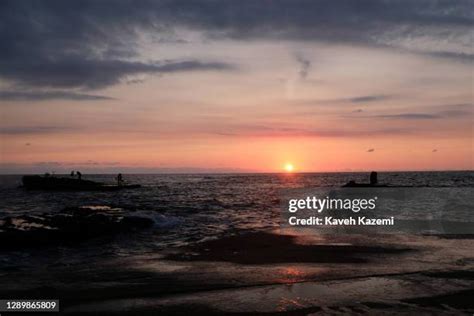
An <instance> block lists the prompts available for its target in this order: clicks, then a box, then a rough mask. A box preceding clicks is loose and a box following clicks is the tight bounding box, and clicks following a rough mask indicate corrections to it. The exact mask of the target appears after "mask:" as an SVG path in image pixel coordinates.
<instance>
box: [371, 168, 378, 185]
mask: <svg viewBox="0 0 474 316" xmlns="http://www.w3.org/2000/svg"><path fill="white" fill-rule="evenodd" d="M377 183H378V180H377V172H375V171H372V172H371V173H370V185H376V184H377Z"/></svg>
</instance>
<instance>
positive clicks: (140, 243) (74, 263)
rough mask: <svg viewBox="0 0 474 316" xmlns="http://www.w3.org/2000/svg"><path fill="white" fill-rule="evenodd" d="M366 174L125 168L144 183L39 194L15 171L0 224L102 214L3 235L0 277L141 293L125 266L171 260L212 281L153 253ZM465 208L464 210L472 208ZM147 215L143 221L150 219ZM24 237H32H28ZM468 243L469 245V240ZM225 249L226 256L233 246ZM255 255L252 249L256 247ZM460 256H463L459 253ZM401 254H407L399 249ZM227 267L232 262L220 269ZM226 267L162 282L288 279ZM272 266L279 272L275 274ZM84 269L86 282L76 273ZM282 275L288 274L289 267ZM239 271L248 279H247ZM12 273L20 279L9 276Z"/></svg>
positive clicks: (393, 175) (132, 179) (450, 179)
mask: <svg viewBox="0 0 474 316" xmlns="http://www.w3.org/2000/svg"><path fill="white" fill-rule="evenodd" d="M368 177H369V175H368V173H281V174H133V175H132V174H127V175H124V179H125V180H126V181H127V182H129V183H136V184H141V185H142V187H141V188H139V189H133V190H123V191H117V192H44V191H27V190H24V189H22V188H19V186H20V184H21V176H14V175H2V176H0V224H2V223H3V224H5V223H7V222H8V221H10V223H12V222H13V223H15V220H16V221H17V223H18V225H19V226H21V225H23V226H22V227H23V228H21V229H25V230H28V229H32V228H33V229H34V228H35V227H36V226H35V225H37V226H38V227H39V226H41V225H43V226H45V227H46V226H47V225H51V223H53V224H55V225H56V224H57V225H60V223H62V222H61V220H63V219H64V218H68V216H72V215H71V213H64V210H65V209H73V210H74V209H77V208H79V209H80V208H81V207H88V208H87V209H88V210H92V212H94V210H97V211H98V213H101V212H102V213H101V214H100V215H101V216H97V217H95V218H94V221H98V222H100V223H102V224H103V223H106V225H105V226H95V224H96V223H95V222H94V223H91V222H87V223H88V224H87V225H89V226H87V225H86V226H80V227H82V230H81V229H77V227H76V226H74V227H75V228H74V229H75V230H74V231H73V232H70V233H69V234H66V235H64V234H63V235H58V236H60V237H58V238H50V237H48V236H55V235H46V237H44V235H40V237H39V238H43V237H44V238H43V240H41V242H39V241H40V240H39V239H38V238H37V237H36V235H35V237H34V238H33V239H28V238H25V239H22V235H21V233H20V234H18V235H15V236H19V239H15V240H13V239H12V240H3V241H2V242H1V245H2V246H3V249H2V251H1V252H0V280H1V281H2V282H3V283H4V284H7V289H9V290H12V291H17V292H15V293H20V294H21V293H23V292H22V291H24V287H25V286H26V285H25V283H24V282H27V283H28V286H26V288H28V289H29V291H33V289H37V290H38V289H40V290H38V291H42V290H41V289H44V287H45V284H47V285H48V286H51V287H52V288H54V289H57V288H62V287H64V288H65V289H67V291H72V292H71V293H76V292H77V291H82V292H81V293H82V294H81V295H82V297H84V296H87V294H85V293H87V289H88V286H90V284H92V283H93V284H95V285H94V288H95V289H97V288H102V287H107V286H110V287H111V288H113V289H114V290H111V291H112V292H110V293H115V294H114V295H119V294H117V293H122V292H120V290H119V289H120V288H121V287H120V286H117V284H122V283H123V284H124V285H123V286H124V287H130V286H136V285H137V282H138V283H140V282H143V284H148V285H146V286H145V285H143V287H142V288H141V290H140V291H141V292H140V293H141V294H144V293H145V292H146V291H148V290H145V288H146V289H148V288H150V284H155V285H156V284H157V282H158V283H159V281H157V280H156V279H155V277H153V278H150V279H148V277H149V276H146V277H145V276H144V277H143V278H144V279H141V278H142V276H141V275H140V277H137V274H136V273H137V272H136V271H135V272H130V269H131V267H135V268H136V269H138V268H137V267H140V269H139V270H140V271H141V272H140V273H143V271H145V270H146V271H148V270H150V269H151V270H153V271H155V272H156V271H159V273H161V274H165V275H168V274H167V273H169V272H170V271H174V269H178V268H177V267H179V269H184V270H183V271H185V272H182V271H181V272H179V274H178V276H180V278H182V277H184V276H186V278H187V279H190V280H195V278H196V276H195V273H197V272H194V271H195V270H197V271H200V272H199V273H201V272H202V271H207V273H208V275H209V276H210V278H211V279H212V275H216V271H214V270H212V271H211V270H210V269H211V268H209V267H206V268H203V267H202V266H199V264H198V265H193V268H192V269H191V268H186V269H191V270H186V269H185V268H183V267H182V266H181V265H180V264H176V263H172V264H166V265H165V264H164V263H163V262H164V261H162V260H161V258H162V257H163V256H164V254H169V253H173V252H174V251H175V250H179V249H181V248H183V247H192V246H193V245H200V244H206V243H207V242H210V241H219V240H221V239H222V240H224V239H225V238H229V237H232V236H239V235H245V234H255V233H256V234H258V233H262V232H268V231H271V230H275V229H278V228H279V227H280V221H281V210H280V199H281V192H282V191H284V190H288V189H310V188H330V187H340V186H341V185H343V184H345V183H347V182H348V181H350V180H356V181H357V182H368ZM83 179H90V180H94V181H101V182H105V183H114V182H115V180H114V175H88V174H86V175H83ZM379 182H381V183H388V184H391V185H399V186H414V187H417V188H427V187H429V188H437V187H442V188H472V187H474V172H472V171H457V172H380V173H379ZM467 211H468V212H472V210H471V209H469V210H467ZM107 217H110V218H112V220H110V219H107ZM123 218H128V219H129V221H128V223H131V224H130V225H131V226H124V225H123V224H120V225H121V226H119V227H120V229H116V228H114V227H115V226H113V225H112V224H114V223H116V222H117V221H121V220H123ZM137 218H138V219H145V220H146V222H144V224H146V225H141V224H142V222H140V220H137ZM12 219H14V220H12ZM45 219H47V220H45ZM104 221H105V222H104ZM45 223H48V224H45ZM149 223H151V225H148V224H149ZM68 225H69V224H68ZM107 225H108V226H107ZM111 225H112V226H111ZM0 226H1V225H0ZM66 227H70V226H66ZM94 227H99V228H98V230H102V229H104V228H103V227H105V230H107V231H104V232H105V233H104V234H101V232H100V231H93V230H94V229H95V228H94ZM124 227H126V229H123V231H122V230H121V229H122V228H124ZM40 228H41V227H40ZM43 228H44V227H43ZM51 229H52V230H54V229H55V228H51ZM1 232H2V230H1V229H0V240H1V238H2V237H1V236H2V235H1ZM108 232H110V234H109V233H108ZM71 234H73V235H74V236H73V238H71ZM41 236H43V237H41ZM63 236H66V237H64V238H67V240H66V239H64V240H56V239H61V238H63ZM3 238H4V237H3ZM264 238H266V237H264ZM400 238H404V237H400ZM52 239H55V240H52ZM387 240H390V238H389V239H387ZM414 240H415V239H410V240H409V241H410V242H411V243H415V241H414ZM380 241H381V240H380V239H378V240H377V242H380ZM20 242H21V244H20ZM30 242H31V244H29V243H30ZM364 242H365V241H364ZM403 242H405V241H403ZM345 243H346V241H344V243H341V245H345ZM416 243H420V244H422V245H424V244H425V243H426V244H429V243H432V244H433V245H435V244H436V245H437V242H436V243H433V242H432V241H431V240H430V241H424V240H422V241H421V242H420V241H419V240H418V239H416ZM446 243H447V241H446V242H445V241H443V247H448V246H446ZM466 243H467V241H466ZM9 244H10V246H9ZM331 244H333V241H331ZM458 244H459V243H458ZM450 245H451V244H450ZM459 245H461V244H459ZM265 247H266V246H264V248H265ZM449 247H451V246H449ZM466 247H468V245H467V244H466ZM224 248H225V249H224V250H225V251H227V250H228V249H226V248H227V246H225V247H224ZM218 249H220V250H218V251H217V252H218V253H219V252H220V253H227V252H225V251H224V250H223V249H221V248H218ZM443 249H444V248H443ZM201 250H202V249H201ZM204 250H205V251H207V250H206V249H204ZM350 251H352V250H350ZM371 251H372V250H371ZM439 254H440V255H441V254H442V256H443V257H442V258H444V256H447V254H446V253H445V252H443V253H441V252H439ZM192 255H193V253H192V252H190V253H189V254H188V256H192ZM230 255H231V256H232V253H230ZM256 255H257V257H258V254H256ZM463 255H469V254H468V253H466V252H464V254H463ZM449 256H451V257H453V258H454V257H455V256H453V255H449ZM343 257H344V256H343ZM406 258H409V257H408V256H406ZM410 258H411V257H410ZM420 258H421V257H420ZM440 258H441V257H440ZM181 259H182V258H181ZM181 259H180V260H181ZM415 259H416V258H415ZM415 259H413V258H411V259H406V260H415ZM183 260H184V259H183ZM186 260H187V259H186ZM216 260H217V261H219V260H221V259H215V258H214V259H212V260H211V261H216ZM239 260H240V259H239ZM259 260H260V259H259ZM278 260H280V259H278ZM296 260H298V259H296ZM337 260H339V259H337ZM344 260H345V259H344ZM417 260H418V259H417ZM419 260H421V259H419ZM423 260H424V262H423V263H421V262H417V263H416V264H414V263H413V264H412V263H410V264H408V265H406V266H404V268H407V269H408V268H410V267H413V269H415V267H416V268H417V269H418V267H419V266H420V265H425V266H428V264H427V263H426V260H425V259H423ZM429 260H432V261H433V264H435V265H438V264H439V262H440V259H439V258H431V259H429ZM429 260H428V261H429ZM443 260H444V259H443ZM459 260H460V259H459ZM165 262H166V261H165ZM119 267H120V268H124V267H127V269H125V270H126V271H127V272H123V271H122V270H120V271H119V270H117V269H118V268H119ZM216 267H217V266H216ZM219 267H220V268H219V269H224V268H225V267H226V266H225V265H219ZM293 268H294V267H293ZM389 268H390V269H393V268H394V267H393V266H392V265H389V264H385V265H384V268H383V269H389ZM114 269H115V270H114ZM213 269H217V268H213ZM225 269H230V270H226V271H227V272H225V273H224V272H222V271H224V270H225ZM225 269H224V270H222V271H220V272H219V273H222V275H220V276H219V277H218V278H217V280H214V281H212V280H211V281H209V280H210V279H208V280H206V281H199V282H198V281H196V282H197V284H194V283H193V284H192V285H186V286H188V288H186V287H183V285H182V284H181V281H176V280H175V279H173V281H172V282H171V281H170V282H171V283H170V284H173V286H174V287H177V288H179V289H180V291H181V290H183V289H184V290H186V289H187V290H190V291H194V290H196V289H199V288H200V287H201V286H202V284H204V283H206V282H208V283H206V284H207V285H208V286H209V288H214V286H217V285H216V284H214V283H213V282H217V283H219V284H221V283H225V284H224V285H223V286H226V287H228V286H233V284H234V283H235V282H236V281H235V278H236V277H237V276H239V275H240V278H241V282H244V283H245V282H247V283H245V284H250V285H251V284H254V283H259V284H260V283H261V282H264V283H265V282H277V283H278V282H280V281H278V280H281V282H282V283H285V282H287V281H288V280H287V279H285V277H288V276H287V274H288V272H287V270H285V269H283V270H278V271H277V272H275V271H274V270H272V269H274V268H273V265H272V264H270V265H266V269H267V270H269V271H271V273H267V272H265V273H262V272H261V271H264V270H262V269H263V268H258V269H256V270H255V271H252V272H251V273H250V272H248V271H247V270H245V271H247V272H245V271H244V270H242V269H243V268H238V269H237V270H235V269H236V268H225ZM315 269H320V267H317V268H315V267H311V268H305V269H303V271H306V272H307V273H308V276H306V275H302V276H298V278H300V277H301V279H302V280H312V279H313V277H314V275H313V274H311V276H309V273H316V272H314V271H316V270H315ZM331 269H333V268H332V267H331V268H328V271H329V270H331ZM365 269H367V271H370V273H372V272H373V271H377V269H379V266H369V265H367V266H365ZM112 270H114V272H113V273H112V272H110V271H112ZM186 271H187V272H186ZM189 271H191V272H189ZM210 271H211V272H212V273H211V272H210ZM259 271H260V272H259ZM265 271H266V270H265ZM281 271H283V272H281ZM288 271H291V270H288ZM308 271H309V272H308ZM317 271H319V270H317ZM331 271H333V270H331ZM334 271H336V270H334ZM341 271H342V270H340V269H338V270H337V272H331V273H336V274H337V275H341V273H342V272H341ZM344 271H346V272H347V271H349V270H344ZM361 271H362V270H360V269H359V271H358V272H354V271H352V270H350V271H349V272H347V273H348V275H354V273H359V272H361ZM383 271H386V270H383ZM387 271H388V270H387ZM306 272H305V273H306ZM157 273H158V272H157ZM203 273H204V272H203ZM249 273H250V274H249ZM275 273H277V274H278V273H286V274H285V275H283V277H282V278H281V279H278V280H277V278H276V275H277V274H275ZM291 273H292V272H291ZM318 273H319V272H318ZM328 273H329V272H328ZM161 274H160V275H161ZM258 274H260V276H259V277H262V278H263V279H262V280H261V279H258V278H257V275H258ZM172 275H173V278H175V277H176V274H175V273H173V274H172ZM318 275H320V274H318ZM83 277H84V278H85V279H84V280H82V279H81V278H83ZM290 277H291V278H293V277H294V276H292V275H290ZM137 278H138V279H137ZM246 278H253V279H248V280H247V279H246ZM17 280H20V282H23V283H18V284H17ZM145 280H146V281H145ZM223 280H225V282H224V281H223ZM298 280H300V279H298ZM114 282H116V283H114ZM203 282H204V283H203ZM209 282H210V283H209ZM226 282H228V283H226ZM239 282H240V281H239ZM105 284H106V285H107V286H106V285H105ZM140 284H141V283H140ZM186 284H187V283H186ZM209 284H211V285H209ZM229 284H230V285H229ZM161 286H163V285H161ZM79 289H80V290H79ZM159 290H160V291H165V292H166V291H168V290H164V289H163V287H160V288H159ZM55 291H56V290H51V288H49V291H48V290H47V291H46V292H47V293H53V295H54V293H56V295H58V296H59V297H61V298H63V296H62V295H63V294H61V293H66V290H63V292H60V293H59V292H55ZM130 291H131V290H130ZM173 291H174V290H173ZM2 293H3V294H5V293H4V292H1V291H0V294H2ZM28 293H31V292H28ZM34 293H38V292H34ZM76 294H77V293H76ZM76 294H74V295H76ZM122 294H123V293H122ZM122 294H120V295H122ZM145 294H146V293H145ZM22 295H23V294H22ZM64 295H65V294H64ZM70 295H73V294H70ZM123 295H125V296H126V297H130V296H133V295H134V294H132V293H131V292H127V294H123ZM146 295H148V294H146ZM68 300H69V301H68V302H69V303H70V304H73V302H74V300H71V298H70V297H69V298H68ZM71 302H72V303H71Z"/></svg>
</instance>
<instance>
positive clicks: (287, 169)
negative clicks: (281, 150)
mask: <svg viewBox="0 0 474 316" xmlns="http://www.w3.org/2000/svg"><path fill="white" fill-rule="evenodd" d="M294 169H295V168H294V166H293V165H292V164H291V163H287V164H286V165H285V170H286V172H292V171H293V170H294Z"/></svg>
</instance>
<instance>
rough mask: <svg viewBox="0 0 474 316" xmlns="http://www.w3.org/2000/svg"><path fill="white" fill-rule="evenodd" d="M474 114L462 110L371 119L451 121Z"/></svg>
mask: <svg viewBox="0 0 474 316" xmlns="http://www.w3.org/2000/svg"><path fill="white" fill-rule="evenodd" d="M470 116H472V112H469V111H461V110H448V111H440V112H435V113H401V114H389V115H374V116H371V117H376V118H384V119H405V120H435V119H441V118H443V119H449V118H459V117H461V118H462V117H470Z"/></svg>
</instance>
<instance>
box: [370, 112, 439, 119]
mask: <svg viewBox="0 0 474 316" xmlns="http://www.w3.org/2000/svg"><path fill="white" fill-rule="evenodd" d="M372 117H377V118H384V119H405V120H432V119H439V118H441V117H440V116H439V115H436V114H426V113H402V114H389V115H374V116H372Z"/></svg>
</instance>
